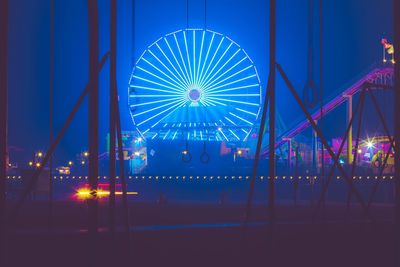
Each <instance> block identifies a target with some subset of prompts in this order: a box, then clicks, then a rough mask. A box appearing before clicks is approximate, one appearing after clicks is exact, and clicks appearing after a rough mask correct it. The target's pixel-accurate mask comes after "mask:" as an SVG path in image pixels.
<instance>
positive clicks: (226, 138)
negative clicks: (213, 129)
mask: <svg viewBox="0 0 400 267" xmlns="http://www.w3.org/2000/svg"><path fill="white" fill-rule="evenodd" d="M218 132H220V133H221V134H222V136H223V137H224V138H225V140H226V141H229V140H228V137H226V135H225V134H224V132H223V131H222V129H221V130H219V131H218Z"/></svg>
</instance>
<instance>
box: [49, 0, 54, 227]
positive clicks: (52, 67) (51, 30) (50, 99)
mask: <svg viewBox="0 0 400 267" xmlns="http://www.w3.org/2000/svg"><path fill="white" fill-rule="evenodd" d="M54 1H55V0H50V68H49V69H50V74H49V91H50V92H49V146H50V145H51V144H52V143H53V138H54V136H53V111H54V110H53V97H54V17H55V2H54ZM52 175H53V155H51V156H50V159H49V227H50V229H52V228H53V201H54V199H53V198H54V195H53V177H52Z"/></svg>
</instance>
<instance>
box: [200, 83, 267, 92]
mask: <svg viewBox="0 0 400 267" xmlns="http://www.w3.org/2000/svg"><path fill="white" fill-rule="evenodd" d="M252 87H260V85H259V84H250V85H244V86H238V87H232V88H227V89H221V90H214V89H211V90H207V94H212V93H215V92H217V93H222V92H230V91H237V90H241V89H246V88H252Z"/></svg>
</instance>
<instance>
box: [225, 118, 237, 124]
mask: <svg viewBox="0 0 400 267" xmlns="http://www.w3.org/2000/svg"><path fill="white" fill-rule="evenodd" d="M224 118H225V120H227V121H229V122H230V123H232V125H234V126H237V124H236V123H234V122H233V121H232V120H231V119H229V118H228V117H226V116H225V117H224Z"/></svg>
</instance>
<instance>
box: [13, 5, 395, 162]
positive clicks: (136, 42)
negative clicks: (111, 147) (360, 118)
mask: <svg viewBox="0 0 400 267" xmlns="http://www.w3.org/2000/svg"><path fill="white" fill-rule="evenodd" d="M278 2H279V4H278V14H277V15H278V25H277V27H278V40H277V42H278V62H279V63H280V64H281V65H283V67H284V68H285V70H286V71H287V74H288V76H289V77H290V78H291V80H292V82H293V83H294V85H295V86H296V88H297V89H298V91H300V90H301V89H302V87H303V86H304V83H305V78H306V71H305V70H306V52H307V17H306V14H307V0H281V1H278ZM391 2H392V1H391V0H380V1H377V0H373V1H365V0H351V1H349V0H326V1H324V4H325V6H324V16H325V17H324V43H325V48H324V57H325V58H324V59H325V61H324V79H325V95H326V96H332V95H333V93H334V92H335V91H337V90H338V89H339V88H340V87H341V86H343V85H345V84H348V83H349V82H351V81H354V78H355V77H357V76H358V75H360V73H363V72H365V71H367V70H368V69H369V68H370V66H371V65H373V64H375V63H377V62H379V61H380V60H381V44H380V39H381V38H382V37H383V36H387V37H388V38H389V40H391V39H392V38H391V32H392V29H391V13H392V11H391ZM268 5H269V2H268V1H261V0H231V1H228V0H212V1H211V0H209V1H208V9H207V27H208V28H209V29H211V30H215V31H217V32H221V33H223V34H226V35H228V36H229V37H231V38H232V39H233V40H235V41H236V42H237V43H238V44H240V46H241V47H242V48H244V49H245V50H246V51H247V53H248V55H249V56H250V57H251V58H252V59H253V61H254V63H255V65H256V67H257V69H258V72H259V74H260V78H261V81H262V85H263V88H265V85H266V80H267V74H268V19H269V18H268V16H269V10H268ZM99 6H100V11H99V12H100V25H99V27H100V54H104V53H105V52H106V51H107V50H108V48H109V41H108V35H109V26H108V24H109V16H108V13H109V11H108V9H109V3H108V1H107V0H99ZM132 10H133V8H132V0H119V1H118V16H119V17H118V87H119V95H120V110H121V115H122V125H123V129H124V130H130V129H132V123H131V119H130V116H129V110H128V104H127V87H128V81H129V76H130V73H131V70H132V67H133V62H134V60H135V58H137V57H138V56H140V54H141V53H142V52H143V51H144V50H145V49H146V48H147V46H149V45H150V44H151V43H153V42H154V41H155V40H157V39H158V38H159V37H160V36H163V35H165V34H167V33H170V32H173V31H175V30H179V29H183V28H186V27H187V17H186V1H184V0H136V7H135V14H134V15H135V16H134V24H135V29H134V30H133V29H132V25H133V23H132V22H133V20H132V15H133V14H132ZM9 14H10V35H9V36H10V39H9V45H10V50H9V91H10V96H9V97H10V99H9V101H10V107H9V114H10V115H9V125H10V126H9V143H10V145H12V146H16V147H19V148H22V149H23V150H24V152H23V153H18V154H14V155H15V157H17V158H20V159H24V160H25V159H27V158H29V157H30V155H31V154H30V153H32V152H33V151H35V150H38V149H46V148H47V147H48V131H49V127H48V118H49V110H48V109H49V104H48V103H49V94H48V92H49V0H12V1H10V13H9ZM55 16H56V19H55V30H56V33H55V96H54V107H55V108H54V117H55V121H54V123H55V126H54V127H55V129H54V130H55V132H57V131H58V130H59V129H60V128H61V126H62V123H63V121H64V120H65V118H66V116H67V114H68V112H69V111H70V110H71V108H72V106H73V104H74V102H75V101H76V99H77V98H78V96H79V94H80V93H81V91H82V90H83V88H84V86H85V84H86V82H87V77H88V75H87V73H88V71H87V70H88V64H87V62H88V42H87V40H88V37H87V4H86V1H82V0H57V1H56V15H55ZM315 21H317V17H316V18H315ZM188 22H189V27H199V28H202V27H204V23H205V21H204V1H203V0H190V1H189V21H188ZM315 29H318V26H317V25H316V26H315ZM132 33H134V36H132ZM315 39H316V40H318V36H316V37H315ZM316 47H317V45H316ZM317 53H318V51H316V54H317ZM315 58H316V60H318V58H317V56H316V57H315ZM315 65H316V67H317V63H315ZM108 67H109V66H108V64H106V65H105V67H104V68H103V70H102V72H101V80H100V84H101V89H100V90H101V91H100V94H101V96H100V102H101V112H100V141H101V143H100V145H101V147H100V148H101V151H105V145H106V141H105V136H106V134H107V132H108V112H107V105H108V99H109V98H108V92H107V90H108V77H107V76H108ZM315 77H316V81H317V83H318V79H317V78H318V72H317V69H316V71H315ZM277 104H278V110H279V112H280V114H281V116H282V118H283V119H284V120H285V121H287V125H288V126H290V121H293V120H298V119H300V118H301V117H299V116H300V115H299V114H300V113H299V111H300V109H299V108H297V107H295V106H294V100H293V99H292V97H291V96H289V94H288V90H287V89H286V88H285V87H284V86H283V84H282V82H281V80H280V79H278V88H277ZM342 113H343V114H344V109H343V112H342ZM339 114H340V113H339ZM343 116H344V115H343ZM330 119H331V120H333V119H335V118H333V119H332V118H329V117H328V118H327V120H330ZM336 120H337V118H336ZM341 121H343V123H336V124H337V126H338V127H337V128H338V129H337V131H338V132H337V134H338V133H340V132H342V131H343V129H344V120H341ZM87 122H88V119H87V102H85V104H84V105H83V106H82V107H81V109H80V111H79V112H78V113H77V114H76V118H75V119H74V121H73V123H72V125H71V127H70V128H69V130H68V131H67V134H66V136H65V137H64V138H63V141H62V143H61V144H60V146H59V149H58V150H57V152H56V159H59V160H65V158H71V157H74V155H75V154H77V153H79V152H80V151H81V150H83V149H85V148H87ZM342 128H343V129H342ZM330 131H332V132H333V134H335V129H331V128H330ZM11 153H13V152H11ZM12 155H13V154H12Z"/></svg>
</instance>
